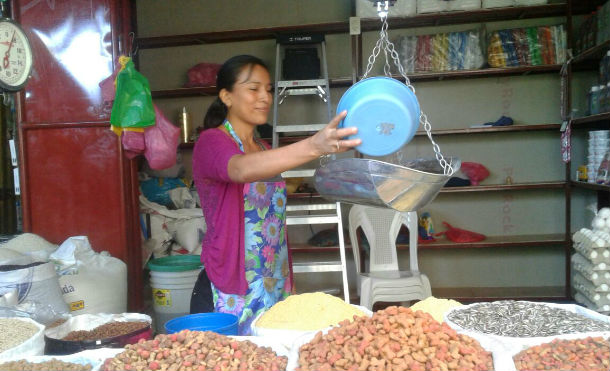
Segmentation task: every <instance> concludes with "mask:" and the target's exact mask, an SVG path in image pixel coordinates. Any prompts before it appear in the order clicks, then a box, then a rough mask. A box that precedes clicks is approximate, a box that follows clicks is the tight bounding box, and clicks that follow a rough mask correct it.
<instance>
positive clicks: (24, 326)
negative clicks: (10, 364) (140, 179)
mask: <svg viewBox="0 0 610 371" xmlns="http://www.w3.org/2000/svg"><path fill="white" fill-rule="evenodd" d="M44 328H45V327H44V326H43V325H41V324H40V323H38V322H36V321H34V320H33V319H31V318H24V317H0V360H4V359H9V358H13V357H17V356H19V357H26V356H40V355H42V354H43V353H44V334H43V331H44Z"/></svg>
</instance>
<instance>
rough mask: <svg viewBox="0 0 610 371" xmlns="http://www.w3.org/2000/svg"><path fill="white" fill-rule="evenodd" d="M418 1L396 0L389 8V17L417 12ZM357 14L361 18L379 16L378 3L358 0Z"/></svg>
mask: <svg viewBox="0 0 610 371" xmlns="http://www.w3.org/2000/svg"><path fill="white" fill-rule="evenodd" d="M416 8H417V6H416V2H415V1H413V0H396V1H395V2H394V3H393V4H392V5H391V6H390V8H389V10H388V17H389V18H392V17H410V16H413V15H415V14H416ZM356 15H357V16H358V17H360V18H377V17H379V15H378V14H377V5H376V4H375V2H373V1H370V0H356Z"/></svg>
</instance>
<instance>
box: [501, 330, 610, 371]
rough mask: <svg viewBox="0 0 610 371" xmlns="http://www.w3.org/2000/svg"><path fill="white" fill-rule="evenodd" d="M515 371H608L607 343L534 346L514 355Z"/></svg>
mask: <svg viewBox="0 0 610 371" xmlns="http://www.w3.org/2000/svg"><path fill="white" fill-rule="evenodd" d="M513 360H514V361H515V367H516V368H517V370H520V371H521V370H550V371H562V370H579V371H608V370H610V343H609V342H608V340H604V339H603V338H601V337H595V338H592V337H588V338H586V339H574V340H561V339H555V340H553V341H551V342H550V343H545V344H541V345H537V346H534V347H531V348H528V349H525V350H522V351H521V352H519V353H517V354H516V355H515V356H514V357H513Z"/></svg>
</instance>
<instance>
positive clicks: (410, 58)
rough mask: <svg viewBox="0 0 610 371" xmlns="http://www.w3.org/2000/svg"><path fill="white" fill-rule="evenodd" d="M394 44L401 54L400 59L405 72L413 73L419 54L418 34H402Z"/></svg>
mask: <svg viewBox="0 0 610 371" xmlns="http://www.w3.org/2000/svg"><path fill="white" fill-rule="evenodd" d="M394 44H395V45H396V49H397V51H398V54H399V55H400V61H401V63H402V67H403V68H404V69H405V72H406V73H413V72H414V71H415V59H416V56H417V36H400V37H398V38H397V39H396V41H395V42H394Z"/></svg>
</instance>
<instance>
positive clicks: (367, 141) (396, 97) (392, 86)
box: [337, 76, 420, 156]
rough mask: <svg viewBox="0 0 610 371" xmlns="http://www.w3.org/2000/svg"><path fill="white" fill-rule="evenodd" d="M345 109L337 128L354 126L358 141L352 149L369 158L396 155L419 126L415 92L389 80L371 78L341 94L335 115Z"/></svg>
mask: <svg viewBox="0 0 610 371" xmlns="http://www.w3.org/2000/svg"><path fill="white" fill-rule="evenodd" d="M343 110H347V116H346V117H345V118H344V119H343V121H341V123H340V124H339V126H340V127H349V126H355V127H357V128H358V133H357V134H356V135H352V136H350V137H349V138H350V139H356V138H361V139H362V144H360V145H359V146H357V147H356V149H357V150H358V151H359V152H361V153H364V154H365V155H369V156H385V155H389V154H390V153H393V152H396V151H397V150H398V149H400V148H401V147H402V146H404V145H405V144H406V143H407V142H409V141H410V140H411V139H413V136H414V135H415V132H416V131H417V128H418V126H419V116H420V109H419V102H418V101H417V97H416V96H415V93H413V91H412V90H411V89H410V88H409V87H408V86H407V85H405V84H403V83H402V82H400V81H398V80H396V79H392V78H390V77H383V76H380V77H371V78H368V79H364V80H361V81H359V82H357V83H356V84H354V85H352V87H350V88H349V89H347V91H346V92H345V93H344V94H343V96H342V97H341V99H340V100H339V104H338V106H337V113H339V112H342V111H343Z"/></svg>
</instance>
